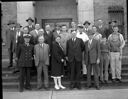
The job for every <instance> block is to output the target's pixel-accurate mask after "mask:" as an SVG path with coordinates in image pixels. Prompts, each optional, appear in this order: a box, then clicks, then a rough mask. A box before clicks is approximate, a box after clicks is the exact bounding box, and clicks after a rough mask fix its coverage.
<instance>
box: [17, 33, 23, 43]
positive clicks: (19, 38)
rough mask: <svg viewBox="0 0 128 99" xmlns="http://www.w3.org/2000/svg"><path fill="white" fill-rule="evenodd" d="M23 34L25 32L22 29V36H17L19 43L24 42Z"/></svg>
mask: <svg viewBox="0 0 128 99" xmlns="http://www.w3.org/2000/svg"><path fill="white" fill-rule="evenodd" d="M23 34H24V32H23V31H20V36H18V37H17V45H19V44H23V43H24V39H23Z"/></svg>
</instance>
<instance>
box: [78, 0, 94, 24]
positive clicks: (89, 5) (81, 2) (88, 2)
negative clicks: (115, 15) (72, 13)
mask: <svg viewBox="0 0 128 99" xmlns="http://www.w3.org/2000/svg"><path fill="white" fill-rule="evenodd" d="M93 2H94V1H93V0H78V6H77V12H78V22H79V23H84V21H85V20H88V21H89V22H91V25H92V24H94V3H93Z"/></svg>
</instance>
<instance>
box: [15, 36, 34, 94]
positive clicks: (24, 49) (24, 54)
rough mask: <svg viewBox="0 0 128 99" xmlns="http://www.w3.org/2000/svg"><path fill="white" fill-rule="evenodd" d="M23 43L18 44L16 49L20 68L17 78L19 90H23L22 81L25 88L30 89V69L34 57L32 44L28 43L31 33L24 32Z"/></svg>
mask: <svg viewBox="0 0 128 99" xmlns="http://www.w3.org/2000/svg"><path fill="white" fill-rule="evenodd" d="M23 37H24V43H23V44H20V45H19V47H18V49H17V54H16V56H17V60H18V67H19V70H20V79H19V91H20V92H23V89H24V82H25V88H26V89H28V90H31V85H30V70H31V68H32V66H33V59H34V58H33V57H34V46H33V45H31V44H30V43H29V41H30V38H31V35H30V34H24V35H23Z"/></svg>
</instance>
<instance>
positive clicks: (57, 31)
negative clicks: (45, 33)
mask: <svg viewBox="0 0 128 99" xmlns="http://www.w3.org/2000/svg"><path fill="white" fill-rule="evenodd" d="M60 28H61V26H60V25H59V24H57V25H56V27H55V30H54V31H53V40H54V41H55V38H56V37H57V36H58V35H60V32H61V31H60Z"/></svg>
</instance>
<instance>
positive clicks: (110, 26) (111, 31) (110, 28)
mask: <svg viewBox="0 0 128 99" xmlns="http://www.w3.org/2000/svg"><path fill="white" fill-rule="evenodd" d="M116 24H117V21H116V20H112V21H110V22H109V27H108V30H107V38H108V37H109V35H110V34H112V33H113V32H114V31H113V27H114V26H115V25H116Z"/></svg>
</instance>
